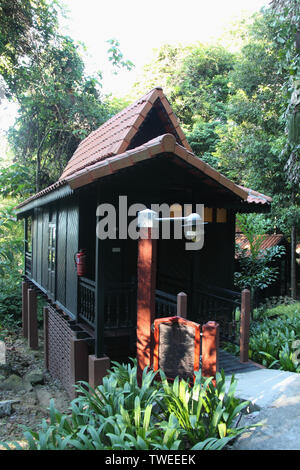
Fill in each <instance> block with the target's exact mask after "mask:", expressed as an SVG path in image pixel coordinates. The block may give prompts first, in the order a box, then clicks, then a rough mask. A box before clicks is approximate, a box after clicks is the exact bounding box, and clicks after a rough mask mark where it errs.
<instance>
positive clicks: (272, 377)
mask: <svg viewBox="0 0 300 470" xmlns="http://www.w3.org/2000/svg"><path fill="white" fill-rule="evenodd" d="M235 377H236V379H237V381H238V385H237V389H236V396H237V397H239V398H241V399H245V400H250V401H251V402H252V404H254V405H256V407H257V411H254V412H253V413H251V414H249V415H245V416H243V418H242V419H241V421H240V423H239V425H245V424H254V423H262V426H260V427H258V428H255V429H254V430H253V431H249V432H245V433H244V434H243V435H242V436H240V437H239V438H238V439H237V441H236V442H235V443H234V446H233V448H234V449H238V450H300V374H295V373H293V372H285V371H279V370H271V369H256V370H248V371H245V370H244V371H243V372H240V373H237V374H235ZM227 380H228V381H229V380H230V377H229V376H228V378H227Z"/></svg>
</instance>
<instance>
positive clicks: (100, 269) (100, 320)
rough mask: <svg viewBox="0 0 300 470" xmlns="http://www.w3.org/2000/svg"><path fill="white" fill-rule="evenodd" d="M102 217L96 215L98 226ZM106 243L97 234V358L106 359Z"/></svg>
mask: <svg viewBox="0 0 300 470" xmlns="http://www.w3.org/2000/svg"><path fill="white" fill-rule="evenodd" d="M100 202H101V194H100V187H99V186H98V189H97V207H98V205H99V204H100ZM99 221H100V217H99V216H98V215H96V224H98V222H99ZM104 243H105V240H100V238H99V237H98V234H97V232H96V266H95V284H96V288H95V357H96V358H101V357H104V356H105V355H104V309H105V272H104V269H105V268H104V259H105V257H104Z"/></svg>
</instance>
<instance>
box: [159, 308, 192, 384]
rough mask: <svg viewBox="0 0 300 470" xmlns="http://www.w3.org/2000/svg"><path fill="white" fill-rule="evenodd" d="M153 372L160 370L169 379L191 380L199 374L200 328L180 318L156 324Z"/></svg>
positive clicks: (161, 320) (168, 319) (170, 318)
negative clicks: (195, 374) (196, 372)
mask: <svg viewBox="0 0 300 470" xmlns="http://www.w3.org/2000/svg"><path fill="white" fill-rule="evenodd" d="M154 341H155V347H154V357H153V368H154V370H158V369H161V370H163V371H164V373H165V374H166V376H167V377H168V378H169V379H175V377H176V376H177V375H178V376H179V377H181V378H183V379H192V378H193V376H194V371H195V370H199V362H200V325H199V324H198V323H194V322H191V321H189V320H185V319H183V318H181V317H167V318H159V319H156V320H155V321H154Z"/></svg>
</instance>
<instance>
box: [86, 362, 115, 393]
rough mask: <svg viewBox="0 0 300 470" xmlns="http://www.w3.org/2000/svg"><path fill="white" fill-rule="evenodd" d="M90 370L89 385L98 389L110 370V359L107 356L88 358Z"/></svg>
mask: <svg viewBox="0 0 300 470" xmlns="http://www.w3.org/2000/svg"><path fill="white" fill-rule="evenodd" d="M88 368H89V371H88V372H89V384H90V386H91V387H92V388H96V387H98V385H101V384H102V381H103V377H105V376H106V375H107V373H108V370H109V368H110V359H109V357H107V356H103V357H100V358H98V357H96V356H95V355H90V356H89V357H88Z"/></svg>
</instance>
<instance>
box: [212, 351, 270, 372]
mask: <svg viewBox="0 0 300 470" xmlns="http://www.w3.org/2000/svg"><path fill="white" fill-rule="evenodd" d="M261 368H262V366H259V365H258V364H256V363H255V362H247V363H241V362H240V361H239V358H238V357H236V356H233V355H232V354H230V353H228V352H227V351H224V350H223V349H220V352H219V370H220V371H221V369H223V370H224V372H225V375H232V374H235V375H236V374H237V373H244V372H250V371H252V370H259V369H261Z"/></svg>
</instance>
